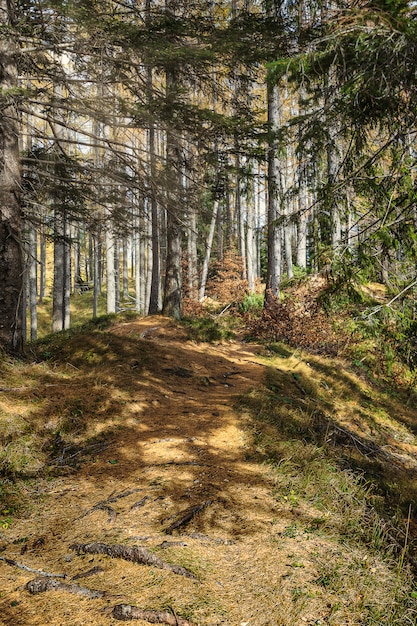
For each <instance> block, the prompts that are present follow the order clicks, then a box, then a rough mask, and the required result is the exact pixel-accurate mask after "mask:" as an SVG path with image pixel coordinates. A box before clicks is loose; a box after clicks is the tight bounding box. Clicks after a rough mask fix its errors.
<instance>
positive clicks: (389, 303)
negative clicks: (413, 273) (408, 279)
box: [365, 280, 417, 319]
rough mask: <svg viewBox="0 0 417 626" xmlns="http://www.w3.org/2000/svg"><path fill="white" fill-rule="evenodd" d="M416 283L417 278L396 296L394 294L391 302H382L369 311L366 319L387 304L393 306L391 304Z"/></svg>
mask: <svg viewBox="0 0 417 626" xmlns="http://www.w3.org/2000/svg"><path fill="white" fill-rule="evenodd" d="M415 285H417V280H414V281H413V282H412V283H410V284H409V285H407V287H404V289H403V290H402V291H400V293H397V295H396V296H394V297H393V298H391V300H390V301H389V302H387V303H386V304H381V305H380V306H378V307H376V309H374V310H373V311H371V312H370V313H368V315H366V317H365V319H369V318H370V317H371V316H372V315H375V313H378V312H379V311H380V310H381V309H383V308H384V307H385V306H386V307H389V306H391V304H392V303H393V302H395V301H396V300H398V298H401V296H402V295H403V294H404V293H405V292H406V291H408V290H409V289H412V287H414V286H415Z"/></svg>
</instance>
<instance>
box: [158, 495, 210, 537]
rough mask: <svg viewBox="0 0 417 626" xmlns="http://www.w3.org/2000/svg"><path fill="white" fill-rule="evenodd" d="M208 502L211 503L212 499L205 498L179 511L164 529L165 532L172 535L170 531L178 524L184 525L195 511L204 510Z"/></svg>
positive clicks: (208, 504) (192, 516)
mask: <svg viewBox="0 0 417 626" xmlns="http://www.w3.org/2000/svg"><path fill="white" fill-rule="evenodd" d="M210 504H213V500H206V501H205V502H203V503H202V504H199V505H198V506H193V507H192V508H191V509H187V510H186V511H183V512H181V513H180V514H179V517H178V519H176V520H175V522H173V523H172V524H171V525H170V526H168V528H166V529H165V532H166V534H167V535H172V532H173V531H174V530H176V529H177V528H179V527H180V526H186V525H187V524H188V523H189V522H191V520H192V519H193V518H194V517H195V516H196V515H197V513H200V512H201V511H204V509H206V508H207V507H208V506H210Z"/></svg>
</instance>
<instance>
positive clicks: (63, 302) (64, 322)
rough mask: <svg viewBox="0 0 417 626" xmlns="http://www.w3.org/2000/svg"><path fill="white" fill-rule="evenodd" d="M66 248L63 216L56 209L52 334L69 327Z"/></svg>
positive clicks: (68, 286) (67, 246)
mask: <svg viewBox="0 0 417 626" xmlns="http://www.w3.org/2000/svg"><path fill="white" fill-rule="evenodd" d="M68 248H69V244H68V242H66V219H65V215H63V212H62V211H60V210H59V209H56V210H55V219H54V284H53V290H52V331H53V332H59V331H61V330H64V329H65V328H68V327H69V310H68V309H69V290H70V285H69V284H68V278H69V271H68V267H67V266H68V262H69V259H68Z"/></svg>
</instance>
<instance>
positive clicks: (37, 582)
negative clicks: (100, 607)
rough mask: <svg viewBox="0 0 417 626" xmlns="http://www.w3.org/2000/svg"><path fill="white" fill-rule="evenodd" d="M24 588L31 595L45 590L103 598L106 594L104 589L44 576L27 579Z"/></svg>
mask: <svg viewBox="0 0 417 626" xmlns="http://www.w3.org/2000/svg"><path fill="white" fill-rule="evenodd" d="M25 588H26V589H27V590H28V591H29V593H31V594H32V595H35V594H37V593H44V592H45V591H66V592H67V593H75V594H77V595H79V596H84V597H85V598H103V597H104V596H107V595H108V594H107V592H106V591H98V590H97V589H88V588H87V587H80V585H74V584H73V583H63V582H62V581H61V580H59V579H57V578H46V577H44V576H40V577H39V578H34V579H33V580H29V582H27V583H26V585H25ZM113 597H114V596H113Z"/></svg>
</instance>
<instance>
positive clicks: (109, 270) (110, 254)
mask: <svg viewBox="0 0 417 626" xmlns="http://www.w3.org/2000/svg"><path fill="white" fill-rule="evenodd" d="M114 239H115V238H114V233H113V224H112V223H111V222H110V221H109V222H108V223H107V224H106V233H105V248H106V290H107V314H109V313H116V275H115V268H114V258H115V256H114Z"/></svg>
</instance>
